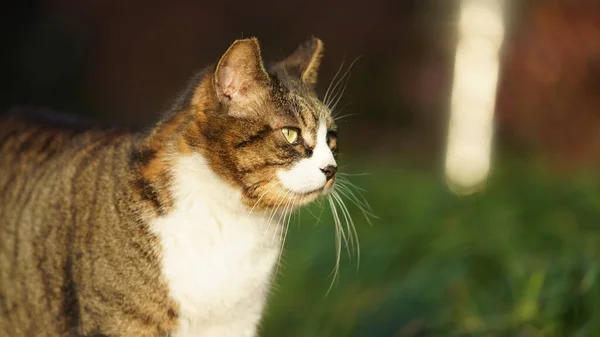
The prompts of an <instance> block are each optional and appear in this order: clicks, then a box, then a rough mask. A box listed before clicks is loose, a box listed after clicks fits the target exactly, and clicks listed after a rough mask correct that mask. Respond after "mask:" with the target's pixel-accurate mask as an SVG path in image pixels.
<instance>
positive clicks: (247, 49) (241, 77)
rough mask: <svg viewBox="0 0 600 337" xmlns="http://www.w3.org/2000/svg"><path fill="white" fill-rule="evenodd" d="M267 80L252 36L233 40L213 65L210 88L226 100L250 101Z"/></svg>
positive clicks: (221, 98) (256, 43)
mask: <svg viewBox="0 0 600 337" xmlns="http://www.w3.org/2000/svg"><path fill="white" fill-rule="evenodd" d="M268 81H269V75H268V74H267V72H266V70H265V68H264V65H263V61H262V58H261V55H260V46H259V45H258V40H257V39H256V38H251V39H244V40H236V41H235V42H234V43H233V44H232V45H231V46H230V47H229V49H227V51H226V52H225V54H223V56H222V57H221V59H220V60H219V63H218V64H217V67H216V68H215V75H214V87H215V90H216V93H217V96H218V97H219V99H220V100H223V101H226V102H233V103H243V102H245V101H248V100H251V99H252V98H253V97H255V96H256V95H257V94H258V93H259V92H260V91H261V90H262V89H263V88H265V86H266V84H267V83H268Z"/></svg>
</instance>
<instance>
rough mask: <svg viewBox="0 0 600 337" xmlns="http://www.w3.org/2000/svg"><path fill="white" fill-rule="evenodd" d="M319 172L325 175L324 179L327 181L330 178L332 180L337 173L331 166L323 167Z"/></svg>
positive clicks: (334, 167) (335, 168)
mask: <svg viewBox="0 0 600 337" xmlns="http://www.w3.org/2000/svg"><path fill="white" fill-rule="evenodd" d="M321 171H323V174H325V178H326V179H327V180H330V179H331V178H333V176H335V172H337V167H336V166H333V165H327V166H325V168H322V169H321Z"/></svg>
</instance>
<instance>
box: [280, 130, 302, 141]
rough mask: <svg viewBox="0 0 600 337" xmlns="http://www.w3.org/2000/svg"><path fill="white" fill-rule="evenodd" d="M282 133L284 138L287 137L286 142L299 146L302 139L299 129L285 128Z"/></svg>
mask: <svg viewBox="0 0 600 337" xmlns="http://www.w3.org/2000/svg"><path fill="white" fill-rule="evenodd" d="M281 132H282V133H283V136H284V137H285V140H287V141H288V143H290V144H298V140H299V138H300V132H299V130H298V129H295V128H283V129H281Z"/></svg>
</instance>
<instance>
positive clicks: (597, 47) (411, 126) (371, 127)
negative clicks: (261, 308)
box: [0, 0, 600, 336]
mask: <svg viewBox="0 0 600 337" xmlns="http://www.w3.org/2000/svg"><path fill="white" fill-rule="evenodd" d="M510 3H511V5H510V6H509V9H508V11H507V20H506V21H507V24H508V27H507V38H506V41H505V45H504V47H503V49H502V56H501V64H502V70H501V74H500V87H499V90H498V101H497V111H496V122H497V123H496V131H497V134H496V141H495V150H496V152H495V154H494V167H493V170H492V176H491V177H490V181H489V182H488V185H487V188H486V189H485V190H484V191H482V192H480V193H478V194H476V195H474V196H470V197H463V198H459V197H456V196H454V195H452V194H451V193H450V192H448V190H447V188H446V186H445V184H444V181H443V178H442V166H441V163H442V162H443V153H444V152H443V151H444V144H445V139H444V138H445V132H446V131H445V130H446V127H447V125H446V123H447V120H448V104H449V101H450V98H449V93H450V90H451V82H452V71H453V62H454V60H453V57H454V52H455V46H456V34H457V33H456V29H457V27H456V22H457V17H458V8H459V6H458V2H456V1H450V0H448V1H445V0H444V1H442V0H437V1H436V0H396V1H393V0H374V1H369V2H367V1H344V2H341V1H338V2H334V1H304V2H299V1H257V2H241V1H222V2H207V1H187V2H186V1H172V2H166V1H165V2H153V1H137V0H133V1H60V0H55V1H41V0H40V1H21V2H16V1H13V2H10V3H6V4H3V6H2V10H1V14H0V15H1V17H0V46H1V49H0V50H1V52H0V75H1V81H0V109H1V110H6V109H8V108H9V107H10V106H13V105H39V106H45V107H50V108H53V109H56V110H60V111H63V112H67V113H72V114H77V115H82V116H85V117H88V118H92V119H95V120H98V121H102V122H111V123H116V124H133V125H148V124H149V123H152V122H153V121H154V120H156V118H158V116H160V114H161V113H162V112H163V111H165V110H166V108H167V107H168V106H169V105H170V103H171V100H172V99H173V98H174V96H175V95H176V94H177V93H178V92H179V91H180V90H181V89H182V88H183V87H184V85H185V84H186V82H187V80H188V79H189V78H190V77H191V76H192V75H193V73H194V72H195V71H197V70H199V69H201V68H202V67H204V66H205V65H207V64H209V63H212V62H215V61H217V60H218V58H219V56H220V55H221V53H222V52H224V50H226V48H227V47H228V45H229V44H230V43H231V42H232V41H233V40H235V39H237V38H243V37H250V36H256V37H258V38H259V40H260V42H261V45H262V48H263V56H264V57H265V58H266V59H267V60H271V61H275V60H278V59H280V58H283V57H284V56H285V55H287V54H288V53H290V52H292V51H293V50H294V49H295V48H296V46H297V45H298V44H300V43H301V42H303V41H304V40H306V39H307V38H309V37H311V36H317V37H319V38H321V39H322V40H323V41H324V43H325V50H326V51H325V58H324V59H323V64H322V70H321V73H320V83H319V86H318V91H319V93H320V94H321V95H323V94H324V92H325V90H326V88H327V86H328V85H329V82H330V81H331V79H332V78H333V75H334V74H335V72H336V71H337V69H338V68H339V67H340V65H341V64H342V62H345V63H344V64H345V65H346V66H347V65H348V64H349V63H350V62H351V61H353V60H354V59H355V58H357V57H359V56H360V57H361V58H360V59H359V61H358V62H357V63H356V64H355V66H354V67H353V69H352V71H351V77H350V81H349V82H348V87H347V91H346V93H345V95H344V98H343V99H342V103H341V106H343V107H344V111H343V112H342V114H351V116H348V117H347V118H344V119H343V120H342V121H341V122H340V144H341V146H342V149H343V157H342V159H343V161H344V162H345V166H344V170H345V171H347V172H354V173H362V172H368V173H370V174H369V175H359V176H356V177H355V178H353V181H354V182H355V183H356V184H357V185H358V186H360V187H362V188H364V189H365V190H366V192H364V193H365V196H366V198H367V200H369V202H370V203H371V205H372V207H373V211H374V213H375V214H376V215H377V216H378V217H379V218H378V219H375V220H374V221H373V222H374V223H373V226H370V225H368V224H367V222H366V221H365V220H364V219H363V218H361V217H360V212H358V210H357V209H356V208H351V212H352V213H353V214H354V217H355V220H356V225H357V229H358V232H359V236H360V237H361V248H362V253H361V264H360V268H359V269H358V270H357V268H356V266H357V264H356V260H355V259H354V260H352V261H348V260H347V259H344V260H343V261H342V266H341V277H340V279H339V280H338V281H337V282H336V283H335V285H334V287H333V288H332V290H331V292H329V293H328V294H327V289H328V287H329V284H330V282H331V279H330V278H328V275H329V273H330V271H331V269H332V267H333V261H334V256H335V253H334V250H333V229H332V226H331V225H330V224H331V221H332V220H331V216H330V215H329V211H328V210H327V209H325V211H324V212H323V213H320V212H321V211H320V210H319V207H318V205H317V206H315V207H314V208H313V209H312V210H311V211H312V213H315V214H317V217H319V216H318V215H319V214H322V216H320V218H321V220H320V221H317V220H316V219H315V218H314V217H313V216H312V215H311V213H309V212H303V213H301V214H300V215H299V216H298V217H297V219H295V222H297V223H298V224H299V226H297V227H296V226H293V227H292V229H291V232H290V235H289V236H288V240H289V241H288V244H287V249H286V259H285V263H284V267H283V268H282V273H281V276H280V277H279V279H278V281H277V287H276V288H277V290H276V291H275V292H274V293H273V295H272V297H271V299H270V305H269V308H268V310H267V316H266V319H265V321H264V324H263V333H262V335H263V336H438V335H439V336H450V335H452V336H464V335H469V336H470V335H477V336H505V335H506V336H509V335H510V336H571V335H572V336H594V335H600V333H599V331H600V310H599V309H598V306H599V305H600V302H599V301H600V295H599V294H600V293H599V291H600V288H599V287H598V284H597V281H596V277H597V274H598V271H599V269H598V268H599V266H598V263H597V261H598V257H599V252H600V250H599V248H600V247H599V245H598V239H599V237H598V230H597V228H598V224H599V222H600V192H599V189H598V187H599V184H598V183H599V180H598V174H597V172H598V164H599V163H600V95H598V94H599V92H600V91H599V89H600V20H598V18H600V3H599V2H597V1H583V2H572V1H516V0H515V1H512V2H510ZM317 222H319V224H318V225H316V226H315V224H316V223H317Z"/></svg>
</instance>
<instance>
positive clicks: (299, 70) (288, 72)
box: [271, 37, 323, 87]
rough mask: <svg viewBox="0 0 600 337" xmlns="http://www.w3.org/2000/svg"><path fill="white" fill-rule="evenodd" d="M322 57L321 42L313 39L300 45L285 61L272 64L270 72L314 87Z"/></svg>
mask: <svg viewBox="0 0 600 337" xmlns="http://www.w3.org/2000/svg"><path fill="white" fill-rule="evenodd" d="M322 56H323V42H322V41H321V40H320V39H318V38H316V37H313V38H311V39H310V40H308V41H306V42H305V43H304V44H302V45H300V47H298V49H296V51H294V52H293V53H292V54H291V55H290V56H288V57H287V58H286V59H285V60H283V61H281V62H278V63H276V64H274V65H273V66H272V68H271V71H272V72H276V73H279V74H280V76H281V75H283V76H287V77H292V76H293V77H295V78H298V79H300V81H301V82H302V83H304V84H307V85H309V86H311V87H314V86H315V84H316V83H317V77H318V73H319V65H320V64H321V57H322ZM282 72H283V74H282Z"/></svg>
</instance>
